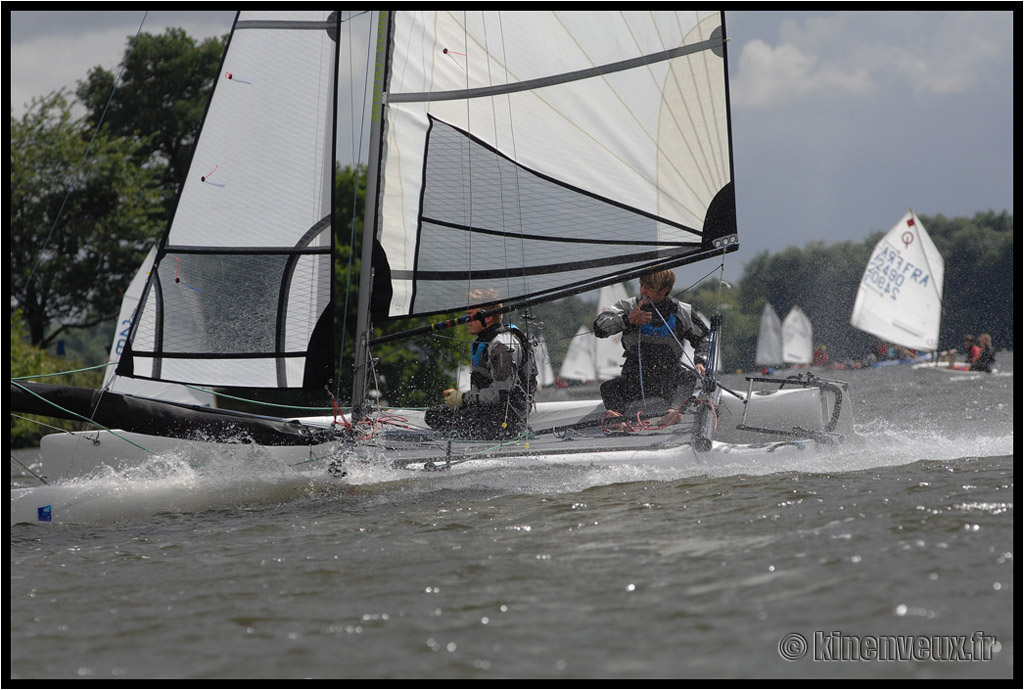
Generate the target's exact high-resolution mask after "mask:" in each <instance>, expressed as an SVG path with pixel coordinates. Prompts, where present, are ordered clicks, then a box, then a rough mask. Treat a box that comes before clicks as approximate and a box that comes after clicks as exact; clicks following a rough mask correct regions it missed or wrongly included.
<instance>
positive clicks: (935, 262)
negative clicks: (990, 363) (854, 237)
mask: <svg viewBox="0 0 1024 690" xmlns="http://www.w3.org/2000/svg"><path fill="white" fill-rule="evenodd" d="M944 271H945V262H944V261H943V259H942V254H940V253H939V250H938V249H936V248H935V245H934V244H933V243H932V238H931V237H929V236H928V232H927V231H926V230H925V228H924V225H923V224H922V223H921V219H920V218H918V217H917V215H916V214H915V213H914V212H913V210H910V211H907V213H906V215H904V216H903V218H901V219H900V221H899V222H898V223H896V225H894V226H893V228H892V229H891V230H890V231H889V232H888V233H886V235H885V236H884V237H883V238H882V239H881V240H879V242H878V244H876V245H875V250H874V252H873V253H872V255H871V259H870V261H868V265H867V267H865V269H864V277H863V278H862V279H861V281H860V288H859V289H858V290H857V299H856V301H855V302H854V304H853V314H852V315H851V316H850V324H851V325H852V326H853V327H854V328H857V329H859V330H862V331H864V332H865V333H870V334H871V335H873V336H875V337H877V338H879V339H881V340H883V341H885V342H887V343H893V344H895V345H902V346H903V347H905V348H908V349H910V350H918V351H924V352H932V351H934V350H936V349H937V348H938V345H939V323H940V321H941V319H942V283H943V274H944Z"/></svg>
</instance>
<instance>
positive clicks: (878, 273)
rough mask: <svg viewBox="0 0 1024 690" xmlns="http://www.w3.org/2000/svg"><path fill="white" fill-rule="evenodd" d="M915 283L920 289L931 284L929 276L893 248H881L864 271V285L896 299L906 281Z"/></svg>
mask: <svg viewBox="0 0 1024 690" xmlns="http://www.w3.org/2000/svg"><path fill="white" fill-rule="evenodd" d="M908 280H909V281H910V282H911V283H916V284H917V285H920V286H921V287H922V288H923V287H926V286H927V285H928V283H929V282H931V275H930V274H929V273H928V272H927V271H925V270H924V269H922V268H920V267H918V266H915V265H914V264H913V263H911V262H910V261H908V260H907V259H905V258H904V257H903V255H902V254H900V252H899V250H897V249H894V248H893V247H883V248H882V249H881V250H880V251H879V252H878V253H877V254H875V255H874V256H873V257H871V261H870V262H869V263H868V267H867V270H866V271H864V284H865V285H869V286H871V287H873V288H875V289H876V290H878V291H879V292H881V293H883V294H886V295H889V296H890V297H891V298H892V299H894V300H895V299H898V298H899V294H900V290H901V289H902V288H903V287H904V285H905V284H906V281H908Z"/></svg>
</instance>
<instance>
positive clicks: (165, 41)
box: [76, 28, 226, 211]
mask: <svg viewBox="0 0 1024 690" xmlns="http://www.w3.org/2000/svg"><path fill="white" fill-rule="evenodd" d="M225 44H226V39H217V38H209V39H206V40H205V41H203V42H201V43H196V41H195V39H193V38H191V37H190V36H189V35H188V34H186V33H185V31H184V30H183V29H178V28H169V29H167V30H166V31H165V32H164V33H163V34H161V35H156V36H154V35H152V34H148V33H143V34H139V36H138V40H137V41H136V40H134V38H129V42H128V46H127V47H126V48H125V53H124V58H123V59H122V61H121V67H122V72H121V74H120V82H119V83H117V84H116V89H115V79H116V77H115V75H114V74H113V73H111V72H109V71H107V70H105V69H103V68H102V67H93V68H92V69H91V70H90V71H89V75H88V77H87V78H86V79H85V80H84V81H80V82H79V83H78V89H77V91H76V93H77V96H78V98H79V100H80V101H81V102H82V104H83V105H85V107H86V109H87V111H88V115H87V118H88V121H89V123H90V124H91V125H92V126H94V127H95V126H96V125H97V124H98V123H100V122H101V121H102V123H103V126H104V127H105V128H106V131H107V132H109V133H110V134H111V135H116V136H122V137H128V138H131V139H134V140H135V141H136V142H137V144H138V148H137V149H136V159H137V162H139V163H140V164H146V165H147V166H151V167H155V168H157V169H158V170H159V175H160V177H159V186H160V189H161V190H162V192H163V194H164V200H165V210H167V211H170V210H171V209H172V207H173V200H174V198H175V196H176V194H177V191H178V187H179V185H180V184H181V182H182V180H184V179H185V175H186V173H187V172H188V167H189V164H190V163H191V161H192V153H193V151H194V150H195V143H196V139H197V138H198V136H199V130H200V127H201V126H202V122H203V114H204V113H205V112H206V105H207V103H208V102H209V99H210V92H211V90H212V88H213V84H214V81H215V80H216V77H217V72H218V69H219V67H220V64H221V58H222V56H223V54H224V47H225ZM111 94H113V95H114V97H113V98H111Z"/></svg>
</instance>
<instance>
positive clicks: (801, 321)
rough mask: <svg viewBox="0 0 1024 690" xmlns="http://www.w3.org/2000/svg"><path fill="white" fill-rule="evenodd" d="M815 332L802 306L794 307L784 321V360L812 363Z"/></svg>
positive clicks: (792, 362) (793, 362)
mask: <svg viewBox="0 0 1024 690" xmlns="http://www.w3.org/2000/svg"><path fill="white" fill-rule="evenodd" d="M813 337H814V333H813V330H812V329H811V322H810V320H809V319H808V318H807V315H806V314H804V312H803V310H802V309H800V307H793V308H792V309H790V310H789V313H788V314H786V320H785V321H783V322H782V360H783V361H784V362H785V363H786V364H810V363H811V362H812V361H814V342H813Z"/></svg>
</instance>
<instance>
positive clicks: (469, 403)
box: [424, 304, 537, 439]
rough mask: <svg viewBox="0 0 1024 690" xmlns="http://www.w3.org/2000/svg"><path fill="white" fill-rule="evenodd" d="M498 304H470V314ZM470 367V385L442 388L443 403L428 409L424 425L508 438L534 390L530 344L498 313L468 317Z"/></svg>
mask: <svg viewBox="0 0 1024 690" xmlns="http://www.w3.org/2000/svg"><path fill="white" fill-rule="evenodd" d="M497 306H500V305H498V304H490V305H487V306H477V307H471V308H470V309H468V310H467V312H466V313H467V314H468V315H469V316H470V317H473V316H475V315H476V313H477V312H479V311H481V310H484V311H486V310H488V309H493V308H495V307H497ZM468 326H469V332H470V333H471V334H472V335H475V336H476V340H474V341H473V349H472V356H473V369H472V373H471V374H470V378H469V380H470V388H469V391H468V392H467V393H462V392H460V391H458V390H456V389H454V388H449V389H448V390H446V391H445V392H444V405H440V406H437V407H433V408H430V409H429V410H427V412H426V414H425V417H424V418H425V420H426V422H427V425H428V426H429V427H430V428H432V429H435V430H437V431H443V432H445V433H454V434H456V435H458V436H461V437H463V438H473V439H505V438H513V437H515V436H516V435H517V434H519V433H521V432H523V431H525V430H526V428H527V427H526V421H527V415H528V413H529V411H530V407H531V406H532V405H533V394H534V393H535V392H536V390H537V367H536V363H535V362H534V357H533V349H532V348H531V346H530V343H529V341H528V340H527V338H526V336H525V335H524V334H523V332H522V331H520V330H519V329H518V328H516V327H515V326H511V325H505V324H504V323H502V318H501V315H500V314H498V315H496V316H488V317H487V319H486V321H481V320H479V319H471V320H470V321H469V324H468Z"/></svg>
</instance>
